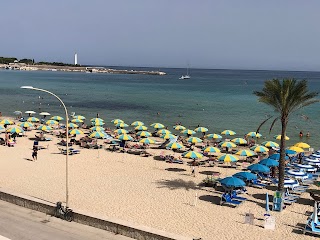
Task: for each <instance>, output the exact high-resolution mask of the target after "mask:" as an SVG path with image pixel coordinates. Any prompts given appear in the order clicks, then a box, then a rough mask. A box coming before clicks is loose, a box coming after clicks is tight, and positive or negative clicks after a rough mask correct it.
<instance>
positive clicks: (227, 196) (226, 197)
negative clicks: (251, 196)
mask: <svg viewBox="0 0 320 240" xmlns="http://www.w3.org/2000/svg"><path fill="white" fill-rule="evenodd" d="M224 203H227V204H230V205H233V206H236V207H237V206H239V205H240V204H241V203H242V201H237V200H232V199H231V196H230V194H229V193H224V194H222V196H221V201H220V205H222V204H224Z"/></svg>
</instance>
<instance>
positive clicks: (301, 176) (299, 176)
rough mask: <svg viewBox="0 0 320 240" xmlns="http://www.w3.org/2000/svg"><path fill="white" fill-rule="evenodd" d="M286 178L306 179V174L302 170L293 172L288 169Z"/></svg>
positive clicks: (293, 170)
mask: <svg viewBox="0 0 320 240" xmlns="http://www.w3.org/2000/svg"><path fill="white" fill-rule="evenodd" d="M286 173H287V175H288V177H291V178H296V179H307V178H308V174H307V173H306V172H305V171H304V170H303V169H299V170H295V169H289V170H288V171H287V172H286Z"/></svg>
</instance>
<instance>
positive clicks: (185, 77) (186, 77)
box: [179, 65, 190, 79]
mask: <svg viewBox="0 0 320 240" xmlns="http://www.w3.org/2000/svg"><path fill="white" fill-rule="evenodd" d="M179 79H190V75H189V65H188V67H187V74H186V75H182V76H181V77H179Z"/></svg>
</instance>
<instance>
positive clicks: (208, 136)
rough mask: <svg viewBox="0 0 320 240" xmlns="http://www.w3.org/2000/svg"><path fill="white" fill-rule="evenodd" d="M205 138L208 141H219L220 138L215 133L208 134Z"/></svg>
mask: <svg viewBox="0 0 320 240" xmlns="http://www.w3.org/2000/svg"><path fill="white" fill-rule="evenodd" d="M205 137H206V138H208V139H219V138H222V136H221V135H219V134H216V133H211V134H208V135H206V136H205Z"/></svg>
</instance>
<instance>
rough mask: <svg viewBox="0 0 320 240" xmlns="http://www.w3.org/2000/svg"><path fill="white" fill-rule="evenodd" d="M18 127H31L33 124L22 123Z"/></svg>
mask: <svg viewBox="0 0 320 240" xmlns="http://www.w3.org/2000/svg"><path fill="white" fill-rule="evenodd" d="M19 127H22V128H23V127H24V128H28V127H33V124H32V123H31V122H23V123H20V124H19Z"/></svg>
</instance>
